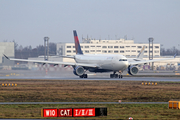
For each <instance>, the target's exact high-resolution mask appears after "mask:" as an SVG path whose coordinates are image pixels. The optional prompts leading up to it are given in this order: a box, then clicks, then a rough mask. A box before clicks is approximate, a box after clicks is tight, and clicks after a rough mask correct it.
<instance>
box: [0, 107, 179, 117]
mask: <svg viewBox="0 0 180 120" xmlns="http://www.w3.org/2000/svg"><path fill="white" fill-rule="evenodd" d="M81 107H82V108H83V107H107V111H108V113H107V114H108V115H107V116H101V117H90V118H89V119H97V118H98V119H128V118H129V117H133V118H134V119H177V120H178V119H180V111H179V110H177V109H168V105H167V104H129V105H128V104H115V105H113V104H110V105H109V104H108V105H106V104H103V105H0V111H1V113H0V118H42V117H41V109H42V108H81ZM69 118H70V119H71V118H72V117H68V119H69ZM63 119H64V118H63ZM78 119H85V118H83V117H78ZM86 119H88V117H86Z"/></svg>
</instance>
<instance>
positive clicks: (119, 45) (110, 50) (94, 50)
mask: <svg viewBox="0 0 180 120" xmlns="http://www.w3.org/2000/svg"><path fill="white" fill-rule="evenodd" d="M80 45H81V49H82V51H83V53H84V54H122V55H124V56H126V57H127V58H136V57H137V55H138V53H139V52H140V50H141V49H142V47H143V46H144V45H145V46H146V48H145V51H144V57H145V58H147V57H148V56H149V43H134V40H125V39H119V40H84V41H83V43H80ZM151 52H152V51H151ZM75 54H76V51H75V45H74V43H58V44H57V55H75ZM153 56H154V57H160V44H156V43H155V44H153ZM63 61H66V62H67V59H65V58H64V60H63Z"/></svg>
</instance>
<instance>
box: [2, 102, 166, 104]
mask: <svg viewBox="0 0 180 120" xmlns="http://www.w3.org/2000/svg"><path fill="white" fill-rule="evenodd" d="M26 104H28V105H35V104H61V105H69V104H88V105H89V104H168V102H120V103H119V102H0V105H26Z"/></svg>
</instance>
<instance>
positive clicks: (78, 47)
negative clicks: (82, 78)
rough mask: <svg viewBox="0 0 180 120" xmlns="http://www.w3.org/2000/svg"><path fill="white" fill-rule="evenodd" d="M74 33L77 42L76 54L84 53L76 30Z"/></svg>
mask: <svg viewBox="0 0 180 120" xmlns="http://www.w3.org/2000/svg"><path fill="white" fill-rule="evenodd" d="M73 33H74V42H75V48H76V54H83V52H82V50H81V46H80V44H79V39H78V36H77V32H76V30H74V31H73Z"/></svg>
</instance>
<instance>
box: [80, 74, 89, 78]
mask: <svg viewBox="0 0 180 120" xmlns="http://www.w3.org/2000/svg"><path fill="white" fill-rule="evenodd" d="M79 77H80V78H88V75H87V74H83V75H81V76H79Z"/></svg>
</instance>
